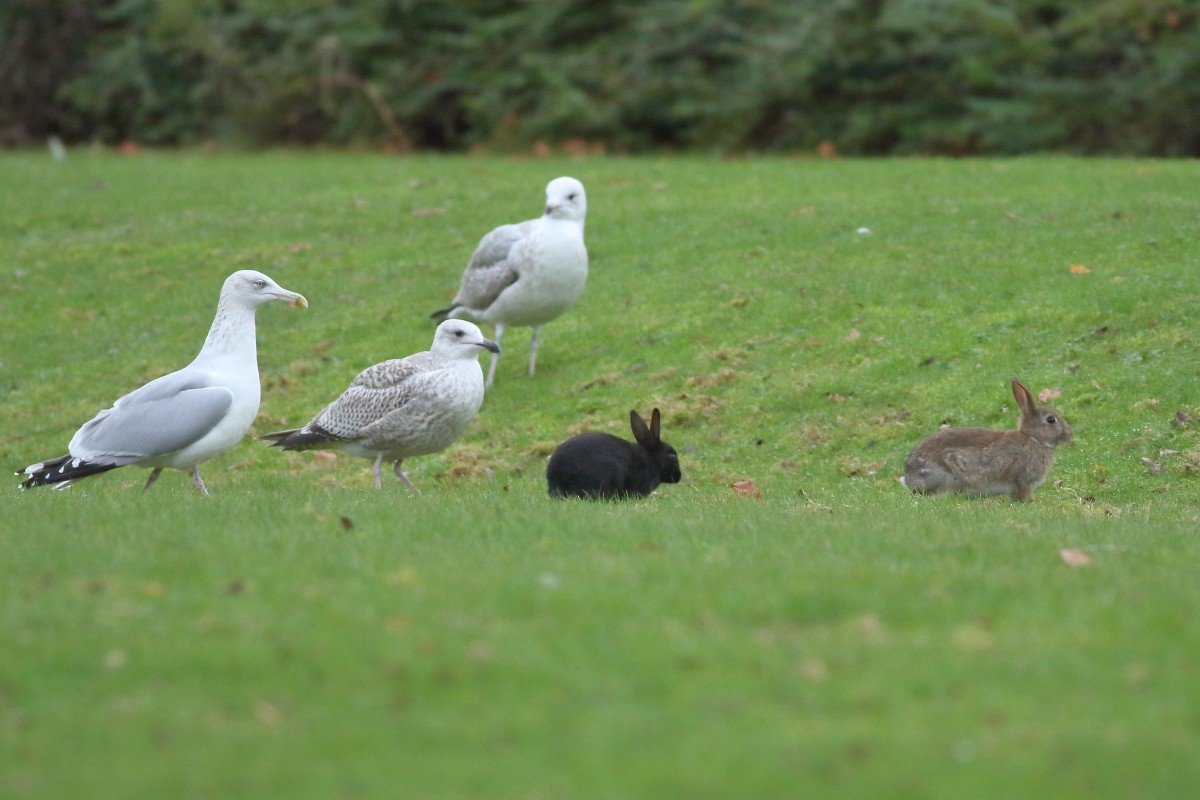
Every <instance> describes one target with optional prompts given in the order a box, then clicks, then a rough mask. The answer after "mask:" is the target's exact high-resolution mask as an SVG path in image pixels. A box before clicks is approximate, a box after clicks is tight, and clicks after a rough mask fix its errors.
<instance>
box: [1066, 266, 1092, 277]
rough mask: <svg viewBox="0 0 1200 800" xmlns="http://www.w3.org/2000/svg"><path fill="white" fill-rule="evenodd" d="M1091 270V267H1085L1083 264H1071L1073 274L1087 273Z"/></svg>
mask: <svg viewBox="0 0 1200 800" xmlns="http://www.w3.org/2000/svg"><path fill="white" fill-rule="evenodd" d="M1091 271H1092V270H1091V269H1090V268H1088V267H1085V266H1084V265H1083V264H1072V265H1071V274H1072V275H1087V274H1088V273H1090V272H1091Z"/></svg>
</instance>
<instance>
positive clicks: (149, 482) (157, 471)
mask: <svg viewBox="0 0 1200 800" xmlns="http://www.w3.org/2000/svg"><path fill="white" fill-rule="evenodd" d="M161 474H162V467H156V468H155V469H152V470H150V477H149V478H147V479H146V485H145V486H143V487H142V491H143V492H144V491H146V490H147V489H149V488H150V487H151V486H153V485H154V482H155V481H156V480H158V476H159V475H161Z"/></svg>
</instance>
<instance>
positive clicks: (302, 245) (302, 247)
mask: <svg viewBox="0 0 1200 800" xmlns="http://www.w3.org/2000/svg"><path fill="white" fill-rule="evenodd" d="M312 249H313V246H312V245H311V244H309V243H308V242H296V243H294V244H289V245H288V252H289V253H304V252H306V251H308V250H312Z"/></svg>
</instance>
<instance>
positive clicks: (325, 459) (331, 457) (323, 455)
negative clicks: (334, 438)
mask: <svg viewBox="0 0 1200 800" xmlns="http://www.w3.org/2000/svg"><path fill="white" fill-rule="evenodd" d="M312 459H313V463H314V464H326V465H328V464H333V463H336V462H337V453H335V452H333V451H332V450H318V451H316V452H315V453H313V456H312Z"/></svg>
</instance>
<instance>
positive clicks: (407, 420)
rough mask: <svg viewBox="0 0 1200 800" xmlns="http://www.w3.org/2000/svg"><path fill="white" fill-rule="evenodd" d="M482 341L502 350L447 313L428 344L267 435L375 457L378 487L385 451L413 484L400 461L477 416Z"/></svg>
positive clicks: (452, 435)
mask: <svg viewBox="0 0 1200 800" xmlns="http://www.w3.org/2000/svg"><path fill="white" fill-rule="evenodd" d="M480 349H483V350H489V351H491V352H492V353H498V352H500V346H499V345H497V344H496V343H495V342H493V341H489V340H488V339H485V338H483V334H482V333H481V332H480V331H479V328H477V327H475V326H474V325H472V324H471V323H470V322H464V321H462V320H457V319H452V320H446V321H445V322H443V323H442V324H441V325H438V327H437V331H436V332H435V333H434V334H433V345H432V346H431V347H430V348H429V350H427V351H425V352H421V353H415V354H414V355H411V356H408V357H407V358H396V359H392V360H391V361H384V362H383V363H381V364H376V365H375V366H373V367H367V368H366V369H365V370H363V371H362V372H360V373H359V374H358V377H357V378H355V379H354V381H353V382H351V384H350V386H349V388H347V389H346V391H344V392H342V395H341V397H339V398H338V399H336V400H334V401H333V402H332V403H330V404H329V405H327V406H325V408H324V409H323V410H322V411H321V413H320V414H317V415H316V416H315V417H313V418H312V420H311V421H310V422H309V423H308V424H307V425H305V426H304V427H303V428H297V429H295V430H290V431H279V432H278V433H268V434H266V435H265V436H263V437H262V438H264V439H270V440H271V441H272V443H273V444H272V445H271V446H272V447H282V448H283V449H284V450H312V449H314V448H326V447H328V448H333V449H336V450H342V451H344V452H347V453H349V454H351V455H355V456H359V457H361V458H373V459H375V466H374V468H373V473H374V475H375V488H376V489H379V488H382V486H383V481H382V479H381V478H380V466H381V465H382V464H383V461H384V459H387V460H388V461H392V462H394V464H393V470H394V472H395V473H396V477H397V478H399V479H400V481H401V482H402V483H404V485H405V486H407V487H408V488H409V489H410V490H411V491H413V492H416V491H417V487H415V486H413V484H412V481H410V480H409V479H408V476H407V475H405V474H404V471H403V470H402V469H401V468H400V465H401V463H403V461H404V459H406V458H410V457H412V456H423V455H428V454H429V453H436V452H438V451H440V450H444V449H446V448H447V447H449V446H450V445H451V444H452V443H453V442H454V441H455V440H456V439H457V438H458V437H459V436H461V435H462V432H463V431H464V430H465V429H466V427H467V424H468V423H469V422H470V421H471V420H472V419H473V418H474V417H475V414H476V412H478V411H479V406H480V405H481V404H482V403H483V370H482V369H480V367H479V351H480ZM418 493H419V492H418Z"/></svg>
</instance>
